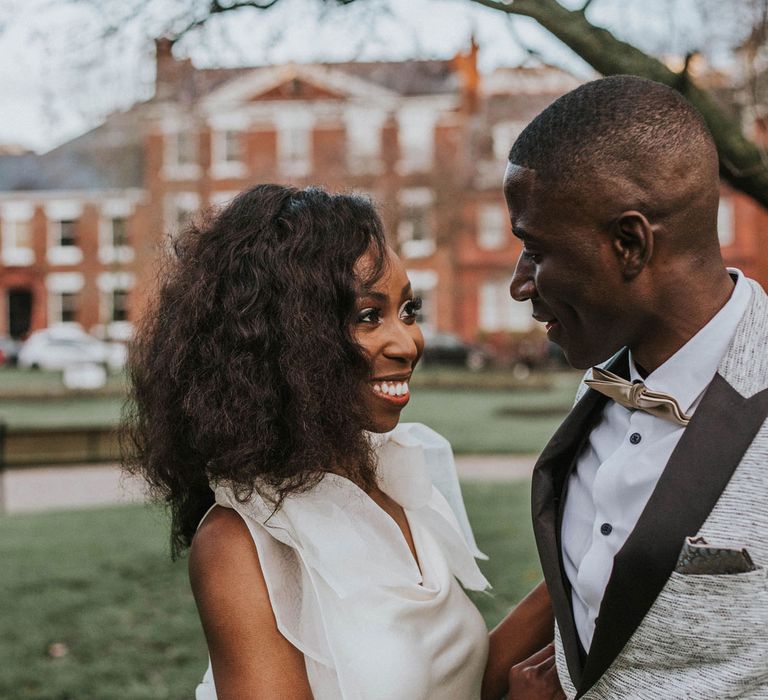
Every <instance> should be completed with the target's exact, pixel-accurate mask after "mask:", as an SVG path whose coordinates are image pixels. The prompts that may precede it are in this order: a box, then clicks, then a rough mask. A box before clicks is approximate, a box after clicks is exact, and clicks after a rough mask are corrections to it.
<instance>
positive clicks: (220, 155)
mask: <svg viewBox="0 0 768 700" xmlns="http://www.w3.org/2000/svg"><path fill="white" fill-rule="evenodd" d="M233 135H234V138H236V139H237V140H238V142H239V144H240V149H239V151H240V152H239V157H238V158H235V159H231V158H230V157H229V152H228V148H227V140H228V139H229V138H231V137H232V136H233ZM243 151H244V149H243V134H242V133H241V132H240V130H238V129H218V130H216V131H214V132H212V134H211V174H212V175H213V177H214V178H217V179H223V178H228V177H243V176H245V175H247V174H248V168H247V167H246V165H245V161H244V155H245V154H244V153H243Z"/></svg>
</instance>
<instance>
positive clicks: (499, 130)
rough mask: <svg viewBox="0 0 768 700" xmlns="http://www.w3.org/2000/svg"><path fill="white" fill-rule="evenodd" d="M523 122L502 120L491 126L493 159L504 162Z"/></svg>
mask: <svg viewBox="0 0 768 700" xmlns="http://www.w3.org/2000/svg"><path fill="white" fill-rule="evenodd" d="M525 126H526V123H525V122H518V121H504V122H498V123H496V124H494V125H493V126H492V127H491V137H492V139H493V158H494V160H495V161H498V162H502V163H506V161H507V159H508V158H509V150H510V149H511V148H512V145H513V144H514V143H515V141H516V139H517V137H518V136H520V134H521V132H522V131H523V129H525Z"/></svg>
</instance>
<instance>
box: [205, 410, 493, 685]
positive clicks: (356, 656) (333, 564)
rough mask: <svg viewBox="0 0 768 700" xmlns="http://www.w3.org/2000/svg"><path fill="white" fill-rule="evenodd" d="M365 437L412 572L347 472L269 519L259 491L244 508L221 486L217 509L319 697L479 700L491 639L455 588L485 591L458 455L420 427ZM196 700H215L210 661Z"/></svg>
mask: <svg viewBox="0 0 768 700" xmlns="http://www.w3.org/2000/svg"><path fill="white" fill-rule="evenodd" d="M371 439H372V440H374V441H375V444H376V445H377V455H378V462H379V467H378V478H379V483H380V486H381V488H382V490H383V491H384V492H385V493H386V494H388V495H389V496H390V497H392V498H393V499H394V500H395V501H397V502H398V503H399V504H400V505H401V506H402V507H403V509H404V510H405V513H406V516H407V518H408V523H409V525H410V528H411V532H412V535H413V540H414V545H415V547H416V553H417V556H418V564H417V563H416V561H415V560H414V558H413V555H412V554H411V551H410V549H409V547H408V544H407V543H406V541H405V538H404V537H403V534H402V532H401V530H400V528H399V527H398V526H397V524H396V523H395V521H394V520H392V518H391V517H390V516H389V515H387V514H386V513H385V512H384V511H383V510H382V509H381V508H380V507H379V506H378V505H377V504H376V503H374V501H373V500H371V498H370V497H369V496H368V495H367V494H366V493H365V492H363V491H362V490H361V489H360V488H358V487H357V486H356V485H355V484H353V483H352V482H351V481H349V480H348V479H346V478H344V477H341V476H337V475H333V474H329V475H327V476H325V477H324V478H323V480H322V481H321V482H320V484H318V485H317V486H316V487H315V488H313V489H312V490H310V491H308V492H307V493H302V494H294V495H291V496H289V497H288V498H286V500H285V501H284V503H283V505H282V507H281V508H280V510H279V511H278V512H277V513H275V514H274V515H273V514H272V510H273V509H272V508H271V507H270V506H269V504H267V503H265V502H264V501H263V500H262V499H261V498H260V497H259V496H258V495H254V496H253V498H251V499H250V500H249V501H248V502H247V503H239V502H238V501H237V500H236V499H235V497H234V495H233V494H232V491H231V489H230V488H228V487H227V486H226V485H221V484H220V485H218V486H217V487H216V489H215V492H216V502H217V503H218V504H219V505H222V506H225V507H227V508H232V509H234V510H235V511H237V512H238V513H239V514H240V515H241V516H242V518H243V520H244V521H245V523H246V525H247V526H248V530H249V531H250V533H251V535H252V537H253V541H254V544H255V546H256V549H257V551H258V554H259V561H260V562H261V566H262V569H263V572H264V578H265V579H266V583H267V589H268V591H269V596H270V601H271V603H272V608H273V610H274V613H275V618H276V619H277V625H278V628H279V630H280V632H281V633H282V634H283V635H284V636H285V637H286V639H288V640H289V641H290V642H291V643H292V644H293V645H294V646H295V647H296V648H297V649H299V650H300V651H301V652H302V653H303V654H304V659H305V663H306V668H307V676H308V678H309V684H310V687H311V689H312V694H313V696H314V698H315V700H437V699H440V700H475V699H477V698H479V697H480V685H481V682H482V678H483V672H484V670H485V663H486V659H487V655H488V633H487V630H486V627H485V623H484V622H483V618H482V617H481V615H480V613H479V612H478V610H477V608H476V607H475V606H474V604H473V603H472V602H471V601H470V600H469V598H468V597H467V596H466V594H465V593H464V591H463V590H462V587H461V585H459V581H460V582H461V584H462V585H463V586H464V587H465V588H467V589H471V590H478V591H480V590H485V589H487V588H489V584H488V582H487V581H486V579H485V577H484V576H483V574H482V573H481V572H480V569H479V568H478V566H477V563H476V562H475V558H476V557H477V558H485V557H484V555H483V554H482V553H481V552H480V551H479V550H478V548H477V545H476V544H475V540H474V537H473V535H472V531H471V529H470V526H469V521H468V520H467V514H466V510H465V509H464V503H463V501H462V498H461V492H460V489H459V482H458V478H457V476H456V468H455V465H454V461H453V454H452V452H451V448H450V445H449V444H448V442H447V441H446V440H445V439H444V438H443V437H441V436H440V435H438V434H437V433H436V432H434V431H433V430H431V429H429V428H427V427H426V426H424V425H421V424H418V423H406V424H401V425H399V426H398V427H397V428H395V430H394V431H392V432H391V433H387V434H386V435H372V438H371ZM195 698H196V700H214V699H215V698H216V688H215V679H214V677H213V674H212V671H211V667H210V664H209V666H208V671H207V673H206V674H205V677H204V678H203V681H202V683H200V685H198V687H197V691H196V694H195Z"/></svg>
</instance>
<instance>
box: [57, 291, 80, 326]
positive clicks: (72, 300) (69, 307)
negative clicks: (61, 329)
mask: <svg viewBox="0 0 768 700" xmlns="http://www.w3.org/2000/svg"><path fill="white" fill-rule="evenodd" d="M59 300H60V301H59V303H60V304H61V315H60V319H59V320H61V321H62V322H63V323H68V322H74V321H76V320H77V293H76V292H62V293H61V294H60V295H59Z"/></svg>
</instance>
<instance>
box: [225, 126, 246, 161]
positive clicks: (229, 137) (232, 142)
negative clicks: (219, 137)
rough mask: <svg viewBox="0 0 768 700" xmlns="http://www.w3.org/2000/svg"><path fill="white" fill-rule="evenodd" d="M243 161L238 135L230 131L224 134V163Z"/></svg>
mask: <svg viewBox="0 0 768 700" xmlns="http://www.w3.org/2000/svg"><path fill="white" fill-rule="evenodd" d="M242 160H243V154H242V146H241V144H240V134H239V133H238V132H236V131H232V130H231V129H227V131H225V132H224V162H225V163H239V162H241V161H242Z"/></svg>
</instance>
